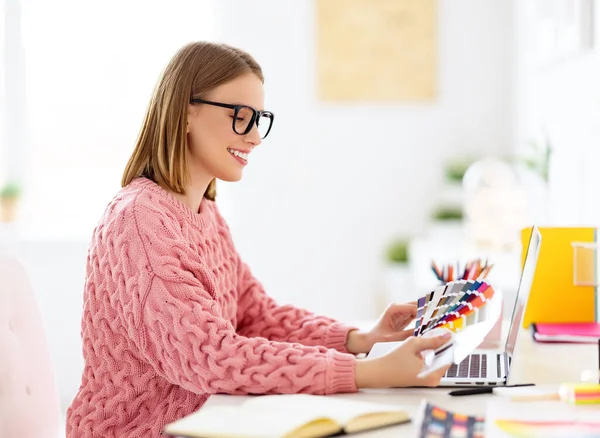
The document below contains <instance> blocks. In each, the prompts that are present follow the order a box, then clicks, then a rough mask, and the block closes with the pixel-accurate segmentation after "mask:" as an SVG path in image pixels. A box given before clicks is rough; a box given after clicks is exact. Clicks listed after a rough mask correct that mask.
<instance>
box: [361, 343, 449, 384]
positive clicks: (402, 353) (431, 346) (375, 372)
mask: <svg viewBox="0 0 600 438" xmlns="http://www.w3.org/2000/svg"><path fill="white" fill-rule="evenodd" d="M448 340H450V335H449V334H445V335H442V336H436V337H431V338H425V337H410V338H408V339H407V340H406V341H404V342H403V343H402V344H401V345H400V346H398V347H397V348H396V349H394V350H392V351H390V352H389V353H387V354H385V355H384V356H381V357H378V358H375V359H363V360H357V362H356V386H357V387H358V388H396V387H407V386H429V387H434V386H438V385H439V383H440V380H441V378H442V377H443V376H444V373H445V372H446V370H447V369H448V368H449V366H448V367H444V368H441V369H439V370H436V371H433V372H431V373H430V374H428V375H427V376H424V377H422V378H418V377H417V374H419V373H420V372H421V371H422V369H423V367H424V365H425V361H424V359H423V356H422V352H424V351H426V350H435V349H437V348H439V347H441V346H442V345H444V344H445V343H446V342H448Z"/></svg>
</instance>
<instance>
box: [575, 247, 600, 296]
mask: <svg viewBox="0 0 600 438" xmlns="http://www.w3.org/2000/svg"><path fill="white" fill-rule="evenodd" d="M571 245H572V246H573V284H574V285H575V286H598V285H599V283H598V268H599V266H598V244H597V243H590V242H572V243H571Z"/></svg>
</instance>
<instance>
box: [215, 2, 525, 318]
mask: <svg viewBox="0 0 600 438" xmlns="http://www.w3.org/2000/svg"><path fill="white" fill-rule="evenodd" d="M221 5H222V11H221V12H222V16H223V28H222V29H223V36H222V38H223V40H224V41H226V42H229V43H232V44H234V45H239V46H241V47H242V48H244V49H246V50H248V51H249V52H251V53H252V54H253V55H254V56H255V57H256V58H257V59H258V61H259V62H260V63H261V64H262V66H263V70H264V73H265V75H266V84H265V86H266V93H267V95H266V106H267V108H268V109H270V110H272V111H274V112H275V113H276V121H275V125H274V130H273V131H272V133H271V134H270V135H269V137H268V138H267V140H266V141H265V142H264V143H263V145H262V146H260V147H259V148H257V150H256V152H254V153H253V155H252V157H251V159H250V164H249V166H248V167H247V168H246V170H245V175H244V180H243V182H241V183H238V184H235V185H227V186H226V187H225V188H224V190H222V193H223V192H224V194H223V198H224V199H223V201H225V202H226V204H225V206H224V209H225V210H226V211H225V213H226V215H227V217H228V220H229V223H230V226H231V228H232V231H233V233H234V237H235V238H236V241H237V244H238V248H239V250H240V252H241V253H242V254H243V256H244V257H245V258H246V260H247V261H248V262H250V264H251V266H252V267H253V269H254V272H255V274H256V276H257V277H258V278H259V279H261V280H262V281H263V283H264V284H265V286H266V288H267V291H268V292H269V293H270V294H272V295H273V296H275V297H277V298H279V299H280V300H281V301H292V302H294V303H296V304H299V305H303V306H307V307H310V308H311V309H314V310H315V311H317V312H321V313H327V314H330V315H333V316H336V317H339V318H353V319H354V318H370V317H372V316H374V314H375V313H376V311H377V310H378V309H376V302H375V300H374V298H373V297H374V294H375V293H376V292H377V291H378V290H379V287H380V280H381V279H380V268H381V267H380V261H381V254H382V248H383V246H384V245H385V243H386V239H388V238H389V237H390V236H392V235H394V234H396V233H415V232H423V231H424V230H425V228H426V223H427V221H428V214H429V212H430V211H431V209H432V208H433V207H434V204H435V203H436V201H437V200H438V199H437V193H438V190H439V188H440V187H441V169H442V168H441V166H442V163H443V161H444V160H445V159H446V158H447V157H450V156H453V155H456V154H461V153H462V152H467V151H469V152H477V153H481V154H485V153H494V152H501V151H505V150H507V149H511V148H512V147H513V145H512V144H511V142H512V139H513V133H512V124H513V118H512V75H513V64H512V63H513V41H512V27H513V6H512V2H507V1H505V0H485V1H481V0H440V1H439V2H438V5H439V13H438V15H439V66H440V71H439V81H440V87H439V88H440V96H439V99H438V101H437V102H436V103H434V104H422V105H420V104H414V105H409V104H406V105H403V104H397V105H392V104H390V105H374V104H373V105H363V106H361V105H333V104H327V105H325V104H321V103H319V102H317V101H316V100H315V98H314V95H315V77H314V66H313V62H314V60H315V50H314V44H315V41H314V32H315V27H314V18H313V15H314V3H313V1H281V0H268V1H261V2H243V1H240V0H227V1H224V2H221Z"/></svg>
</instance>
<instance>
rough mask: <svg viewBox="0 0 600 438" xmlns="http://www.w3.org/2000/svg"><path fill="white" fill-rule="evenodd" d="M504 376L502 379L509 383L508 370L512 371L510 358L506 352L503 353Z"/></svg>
mask: <svg viewBox="0 0 600 438" xmlns="http://www.w3.org/2000/svg"><path fill="white" fill-rule="evenodd" d="M502 359H503V360H502V368H503V370H502V375H501V376H500V377H502V378H504V381H505V382H507V381H508V370H509V369H510V357H509V355H508V354H507V353H506V352H504V353H502Z"/></svg>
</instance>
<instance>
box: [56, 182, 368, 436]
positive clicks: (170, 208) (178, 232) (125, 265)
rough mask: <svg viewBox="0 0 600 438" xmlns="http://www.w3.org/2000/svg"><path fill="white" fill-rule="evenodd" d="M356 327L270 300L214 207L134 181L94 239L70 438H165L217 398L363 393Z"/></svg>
mask: <svg viewBox="0 0 600 438" xmlns="http://www.w3.org/2000/svg"><path fill="white" fill-rule="evenodd" d="M349 330H350V327H346V326H343V325H342V324H340V323H338V322H335V321H334V320H332V319H329V318H326V317H319V316H315V315H313V314H311V313H309V312H308V311H305V310H301V309H297V308H294V307H291V306H279V305H277V304H276V303H275V301H274V300H273V299H271V298H269V297H268V296H267V295H265V292H264V290H263V288H262V286H261V284H260V283H259V282H258V281H257V280H256V279H255V278H254V277H253V276H252V274H251V272H250V270H249V268H248V266H247V265H245V264H244V263H243V262H242V260H241V259H240V257H239V255H238V254H237V252H236V250H235V248H234V245H233V242H232V239H231V236H230V234H229V229H228V227H227V225H226V223H225V221H224V220H223V218H222V217H221V216H220V214H219V212H218V210H217V207H216V205H215V203H214V202H212V201H209V200H207V199H204V200H203V201H202V203H201V206H200V211H199V212H198V213H196V212H193V211H192V210H190V209H189V208H188V207H187V206H185V205H184V204H183V203H181V202H179V201H178V200H176V199H175V198H174V197H172V196H171V195H169V194H168V193H167V192H166V191H164V190H163V189H162V188H160V187H159V186H158V185H156V184H155V183H154V182H152V181H150V180H148V179H145V178H138V179H136V180H135V181H133V182H132V183H131V184H130V185H129V186H127V187H125V188H124V189H122V190H121V191H120V192H119V194H118V195H117V196H116V197H115V198H114V200H113V201H112V202H111V203H110V204H109V206H108V208H107V209H106V212H105V214H104V216H103V217H102V219H101V221H100V223H99V225H98V227H97V228H96V230H95V231H94V235H93V238H92V241H91V244H90V248H89V255H88V259H87V278H86V283H85V294H84V311H83V320H82V337H83V355H84V358H85V369H84V371H83V376H82V381H81V387H80V389H79V392H78V393H77V395H76V397H75V399H74V400H73V402H72V404H71V406H70V407H69V410H68V413H67V436H68V437H69V438H76V437H77V438H79V437H85V438H87V437H102V438H108V437H118V438H129V437H144V438H147V437H158V436H160V434H161V431H162V429H163V427H164V425H165V424H166V423H168V422H172V421H174V420H176V419H179V418H181V417H183V416H185V415H187V414H190V413H191V412H193V411H195V410H197V409H199V408H200V407H201V406H202V405H203V404H204V402H205V401H206V400H207V398H208V397H209V396H210V394H217V393H225V394H268V393H271V394H272V393H313V394H328V393H334V392H353V391H356V385H355V380H354V369H355V358H354V356H353V355H351V354H349V353H348V352H347V351H346V349H345V343H346V338H347V334H348V331H349Z"/></svg>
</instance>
